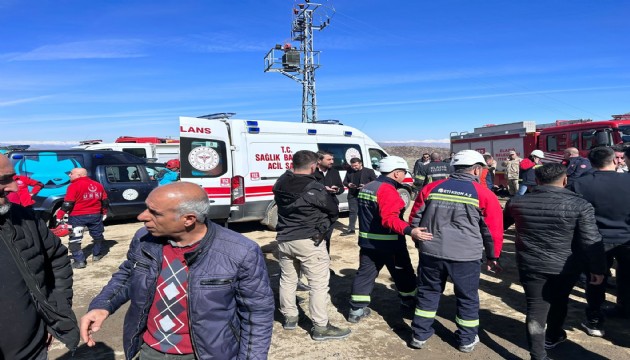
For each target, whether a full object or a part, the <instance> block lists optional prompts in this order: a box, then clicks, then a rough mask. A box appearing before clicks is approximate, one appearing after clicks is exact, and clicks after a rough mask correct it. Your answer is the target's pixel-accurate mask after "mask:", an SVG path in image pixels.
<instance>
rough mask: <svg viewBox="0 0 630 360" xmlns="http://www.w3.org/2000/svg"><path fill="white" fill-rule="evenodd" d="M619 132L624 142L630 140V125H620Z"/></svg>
mask: <svg viewBox="0 0 630 360" xmlns="http://www.w3.org/2000/svg"><path fill="white" fill-rule="evenodd" d="M619 133H620V134H621V141H623V143H624V144H625V143H629V142H630V126H620V127H619Z"/></svg>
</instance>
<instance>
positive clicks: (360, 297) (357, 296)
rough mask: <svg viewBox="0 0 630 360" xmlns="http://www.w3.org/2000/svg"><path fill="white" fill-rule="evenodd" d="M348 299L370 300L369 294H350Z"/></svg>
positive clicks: (357, 300)
mask: <svg viewBox="0 0 630 360" xmlns="http://www.w3.org/2000/svg"><path fill="white" fill-rule="evenodd" d="M350 300H352V301H356V302H370V295H350Z"/></svg>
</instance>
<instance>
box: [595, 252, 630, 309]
mask: <svg viewBox="0 0 630 360" xmlns="http://www.w3.org/2000/svg"><path fill="white" fill-rule="evenodd" d="M606 259H607V260H608V268H609V269H610V268H611V267H612V264H613V259H617V271H616V275H617V306H618V307H619V309H620V310H623V311H624V312H625V313H626V314H629V315H630V244H624V245H618V246H615V247H614V248H612V249H610V250H608V251H606ZM607 280H608V274H606V275H605V277H604V281H603V282H602V283H601V284H600V285H592V284H590V283H588V282H587V283H586V302H587V303H588V306H587V307H586V317H587V319H588V320H590V321H592V320H600V321H603V315H602V312H601V307H602V305H603V304H604V302H605V301H606V284H607Z"/></svg>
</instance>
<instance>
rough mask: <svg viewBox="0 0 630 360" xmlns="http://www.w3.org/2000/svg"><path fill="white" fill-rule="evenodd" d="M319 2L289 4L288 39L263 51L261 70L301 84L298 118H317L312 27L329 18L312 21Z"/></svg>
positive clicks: (316, 54)
mask: <svg viewBox="0 0 630 360" xmlns="http://www.w3.org/2000/svg"><path fill="white" fill-rule="evenodd" d="M321 6H322V4H316V3H312V2H310V1H308V0H305V1H304V3H302V4H297V6H296V7H294V8H293V21H292V23H291V40H290V41H288V42H286V43H285V44H276V46H275V47H273V48H272V49H271V50H269V52H268V53H267V55H265V72H279V73H281V74H283V75H285V76H288V77H290V78H291V79H293V80H295V81H297V82H299V83H301V84H302V122H316V121H317V96H316V94H315V69H317V68H319V51H316V50H314V49H313V30H323V29H324V28H325V27H326V26H328V25H329V24H330V19H331V16H329V15H327V14H326V15H324V16H323V17H322V20H321V21H317V23H315V21H314V20H313V15H314V13H315V11H316V10H317V9H318V8H320V7H321ZM333 11H334V10H333ZM291 42H299V45H298V46H294V45H292V44H291Z"/></svg>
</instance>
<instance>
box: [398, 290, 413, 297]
mask: <svg viewBox="0 0 630 360" xmlns="http://www.w3.org/2000/svg"><path fill="white" fill-rule="evenodd" d="M398 293H399V294H400V296H416V294H417V293H418V289H415V290H414V291H412V292H402V291H399V292H398Z"/></svg>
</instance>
